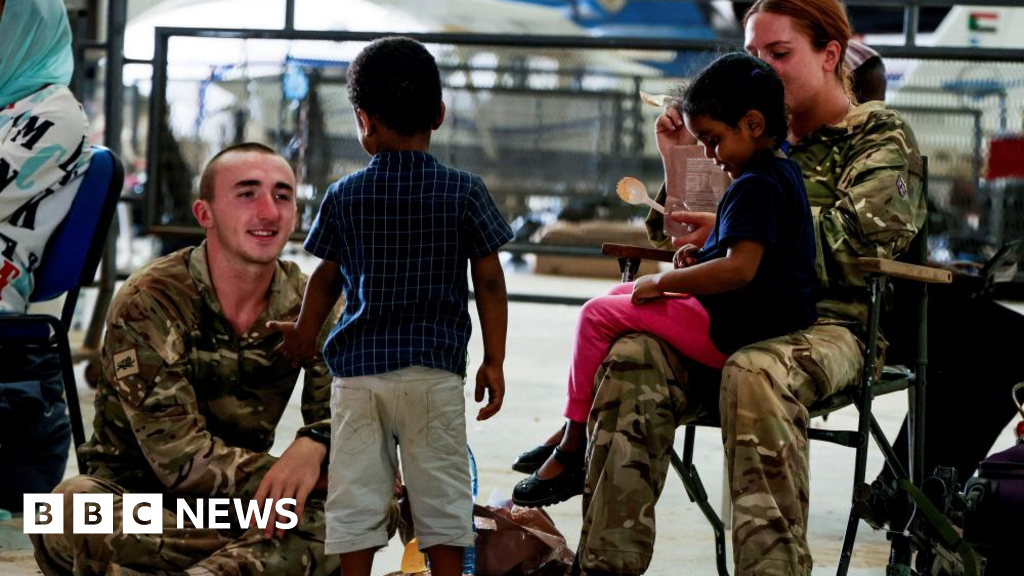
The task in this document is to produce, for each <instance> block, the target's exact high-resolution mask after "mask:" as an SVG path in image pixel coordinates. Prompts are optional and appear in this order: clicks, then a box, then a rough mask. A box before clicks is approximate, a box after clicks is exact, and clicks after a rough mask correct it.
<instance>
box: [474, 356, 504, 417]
mask: <svg viewBox="0 0 1024 576" xmlns="http://www.w3.org/2000/svg"><path fill="white" fill-rule="evenodd" d="M484 390H487V405H486V406H484V407H483V408H481V409H480V411H479V412H477V414H476V419H477V420H487V419H488V418H490V417H491V416H494V415H495V414H497V413H498V410H501V403H502V401H503V400H504V399H505V373H504V371H502V369H501V365H498V366H493V365H489V364H486V363H485V364H484V365H483V366H480V370H478V371H477V373H476V394H475V395H474V398H475V399H476V401H477V403H480V402H483V401H484Z"/></svg>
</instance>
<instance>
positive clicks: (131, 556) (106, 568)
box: [31, 476, 339, 576]
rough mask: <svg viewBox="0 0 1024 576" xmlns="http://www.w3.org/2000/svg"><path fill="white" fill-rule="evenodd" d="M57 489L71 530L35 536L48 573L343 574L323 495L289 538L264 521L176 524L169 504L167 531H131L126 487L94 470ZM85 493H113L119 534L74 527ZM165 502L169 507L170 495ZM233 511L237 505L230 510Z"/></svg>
mask: <svg viewBox="0 0 1024 576" xmlns="http://www.w3.org/2000/svg"><path fill="white" fill-rule="evenodd" d="M54 493H63V494H64V515H65V518H64V528H65V529H64V533H63V534H33V535H31V538H32V544H33V546H34V547H35V557H36V562H38V563H39V568H40V569H41V570H42V571H43V573H44V574H46V575H47V576H57V575H68V574H74V575H75V576H93V575H97V576H98V575H105V576H130V575H131V576H134V575H136V574H160V575H171V574H189V575H209V576H213V575H216V576H248V575H251V574H273V575H275V576H279V575H281V576H291V575H296V576H297V575H305V576H314V575H321V574H337V573H338V569H339V568H338V566H339V564H338V557H337V556H334V555H331V556H329V557H325V556H324V529H325V525H324V507H323V500H317V499H310V500H309V501H308V502H307V505H306V508H305V510H304V511H303V515H302V516H303V517H302V520H301V522H300V523H299V525H298V526H297V527H295V528H293V529H291V530H289V531H287V532H286V534H285V536H284V538H282V539H280V540H277V539H271V540H265V539H264V538H263V531H262V530H260V529H259V528H251V529H249V530H244V529H236V530H214V529H194V528H185V529H177V528H176V526H177V519H176V516H175V514H174V512H172V511H170V510H166V509H165V510H164V511H163V526H164V530H163V534H153V535H148V534H124V533H122V531H121V526H122V522H121V505H122V504H121V502H122V495H123V494H124V493H125V490H124V489H123V488H121V487H120V486H118V485H117V484H114V483H112V482H109V481H106V480H103V479H100V478H97V477H94V476H76V477H74V478H70V479H68V480H65V481H64V482H62V483H61V484H59V485H58V486H57V488H56V489H54ZM83 493H93V494H97V493H99V494H113V495H114V511H115V516H114V530H113V534H72V530H71V526H72V523H71V521H72V517H71V516H72V506H71V505H72V500H73V497H72V495H73V494H83ZM171 502H173V499H172V500H171ZM164 503H165V506H166V505H167V497H166V496H165V497H164ZM171 506H173V504H171ZM230 510H232V511H233V510H234V508H233V507H232V508H230ZM233 516H234V512H231V513H230V514H229V516H228V517H229V518H230V517H233ZM186 525H187V524H186Z"/></svg>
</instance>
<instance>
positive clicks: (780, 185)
mask: <svg viewBox="0 0 1024 576" xmlns="http://www.w3.org/2000/svg"><path fill="white" fill-rule="evenodd" d="M783 92H784V91H783V87H782V81H781V80H779V77H778V75H777V74H775V72H774V71H772V69H771V68H770V67H769V66H768V65H767V64H765V63H764V62H763V61H762V60H759V59H757V58H754V57H753V56H748V55H746V54H740V53H737V54H727V55H725V56H723V57H721V58H719V59H718V60H716V61H715V62H713V63H712V64H711V65H710V66H708V68H707V69H705V70H704V71H703V72H701V73H700V74H699V75H698V76H697V78H696V79H695V80H694V81H693V83H692V84H690V86H689V87H688V88H687V89H686V91H685V92H684V93H683V98H682V102H683V103H682V106H681V108H682V113H683V120H684V122H685V124H686V128H687V130H689V132H690V133H691V134H693V135H694V136H695V137H696V138H697V139H698V140H699V141H700V142H701V144H703V146H704V153H705V155H706V156H707V157H708V158H711V159H713V160H714V161H715V163H716V164H717V165H719V166H720V167H721V169H722V170H723V171H725V172H726V173H728V174H729V176H731V177H732V178H733V182H732V184H731V185H730V186H729V189H728V190H726V192H725V196H724V198H723V199H722V202H721V204H720V206H719V208H718V216H719V218H718V220H717V222H716V224H715V227H714V229H713V230H712V231H711V235H710V237H709V238H708V240H707V241H706V242H705V243H704V246H703V247H702V248H700V249H698V248H697V247H696V246H693V245H687V246H684V247H682V248H680V249H679V251H678V252H677V254H676V261H675V267H676V269H675V270H672V271H670V272H664V273H661V274H654V275H651V276H643V277H641V278H640V279H638V280H637V281H636V282H635V283H632V282H630V283H625V284H621V285H619V286H617V287H615V288H613V289H612V291H611V292H610V293H609V294H608V295H607V296H601V297H599V298H594V299H593V300H591V301H589V302H587V304H586V305H584V306H583V310H582V312H581V314H580V321H579V326H578V328H577V334H576V345H575V350H574V352H573V365H572V369H571V370H570V374H569V402H568V405H567V406H566V409H565V416H566V418H568V419H569V421H568V423H567V424H566V427H565V433H564V434H563V436H562V438H561V441H560V443H559V445H558V446H557V447H553V449H552V446H551V445H546V446H542V447H540V448H537V449H535V450H534V451H532V452H533V453H535V454H536V453H543V452H549V453H551V455H550V456H549V457H548V458H547V460H546V461H545V462H544V464H543V465H542V466H541V467H540V469H539V470H537V471H536V472H535V473H534V474H532V475H531V476H530V477H529V478H527V479H526V480H523V481H522V482H520V483H519V484H518V485H517V486H516V488H515V490H514V492H513V494H512V500H513V501H514V502H515V503H516V504H519V505H521V506H545V505H548V504H554V503H556V502H561V501H563V500H565V499H566V498H569V497H571V496H575V495H576V494H579V493H580V492H582V490H583V450H584V447H585V443H586V432H585V429H584V425H585V424H586V421H587V415H588V414H589V413H590V405H591V403H592V402H593V383H594V376H595V375H596V374H597V370H598V368H600V366H601V362H602V360H604V357H605V355H607V354H608V350H609V348H611V345H612V343H614V342H615V341H616V340H617V339H619V338H620V337H621V336H624V335H625V334H628V333H630V332H646V333H650V334H653V335H655V336H657V337H659V338H661V339H663V340H664V341H666V342H668V343H669V344H670V345H671V346H672V347H673V348H675V349H676V350H678V351H679V352H680V353H681V354H683V355H684V356H686V357H688V358H691V359H693V360H696V361H697V362H700V363H702V364H705V365H707V366H710V367H712V368H717V369H721V368H722V366H723V365H724V364H725V360H726V358H727V356H728V354H730V353H732V352H734V351H736V350H737V349H739V348H741V347H743V346H746V345H747V344H751V343H754V342H757V341H760V340H764V339H767V338H772V337H774V336H779V335H782V334H785V333H787V332H792V331H794V330H799V329H801V328H806V327H807V326H809V325H810V324H812V323H813V322H814V321H815V319H816V318H817V315H816V313H815V310H814V289H815V284H816V280H815V275H814V231H813V229H812V227H811V211H810V208H809V207H808V205H807V192H806V191H805V190H804V183H803V178H802V176H801V173H800V168H799V167H798V166H797V165H796V164H795V163H793V162H792V161H790V160H787V159H785V158H784V157H782V156H781V155H777V154H776V152H777V150H778V147H779V146H780V145H781V144H782V143H783V142H784V141H785V139H786V133H787V129H786V107H785V104H784V93H783ZM520 467H521V466H520ZM567 467H568V469H566V468H567Z"/></svg>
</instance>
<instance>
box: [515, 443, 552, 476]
mask: <svg viewBox="0 0 1024 576" xmlns="http://www.w3.org/2000/svg"><path fill="white" fill-rule="evenodd" d="M555 446H557V444H550V445H547V446H537V447H536V448H534V449H532V450H527V451H526V452H523V453H522V454H520V455H519V457H518V458H516V461H515V462H513V463H512V469H513V470H515V471H516V472H522V473H523V474H533V473H534V472H536V471H537V470H539V469H540V467H541V466H542V465H543V464H544V462H546V461H547V459H548V458H549V457H550V456H551V454H552V453H553V452H554V451H555Z"/></svg>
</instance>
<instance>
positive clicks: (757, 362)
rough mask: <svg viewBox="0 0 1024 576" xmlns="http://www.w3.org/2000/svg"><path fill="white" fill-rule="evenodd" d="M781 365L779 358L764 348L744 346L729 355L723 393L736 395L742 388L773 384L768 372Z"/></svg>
mask: <svg viewBox="0 0 1024 576" xmlns="http://www.w3.org/2000/svg"><path fill="white" fill-rule="evenodd" d="M776 365H778V368H779V369H780V370H781V369H782V366H781V365H779V362H778V359H777V358H775V357H774V356H772V355H771V354H769V353H767V352H766V351H764V350H759V349H756V348H753V349H751V348H744V349H742V350H739V351H737V352H736V353H735V354H733V355H732V356H730V357H729V360H728V361H727V362H726V363H725V366H724V367H723V368H722V394H723V395H729V396H736V395H737V392H738V391H739V390H741V389H747V390H749V389H750V388H751V387H765V386H770V385H771V380H770V378H768V373H770V372H772V371H773V367H775V366H776Z"/></svg>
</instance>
